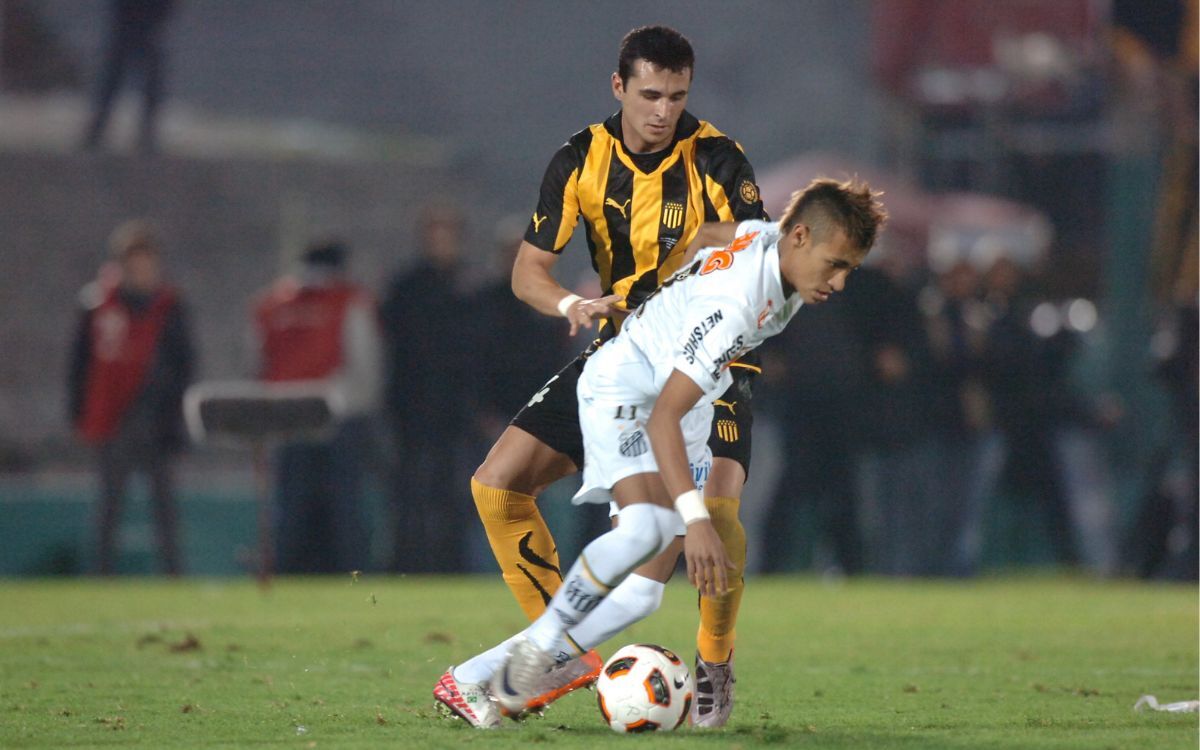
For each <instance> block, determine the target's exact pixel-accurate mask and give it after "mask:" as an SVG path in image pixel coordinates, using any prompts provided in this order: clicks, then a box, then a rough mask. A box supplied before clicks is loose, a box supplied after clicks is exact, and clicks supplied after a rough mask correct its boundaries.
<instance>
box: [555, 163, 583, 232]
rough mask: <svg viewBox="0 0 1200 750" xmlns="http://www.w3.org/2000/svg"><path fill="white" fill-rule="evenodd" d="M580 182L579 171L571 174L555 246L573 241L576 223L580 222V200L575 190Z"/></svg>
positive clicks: (564, 193)
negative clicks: (572, 234) (572, 236)
mask: <svg viewBox="0 0 1200 750" xmlns="http://www.w3.org/2000/svg"><path fill="white" fill-rule="evenodd" d="M578 182H579V170H575V171H574V172H572V173H571V176H570V178H568V180H567V189H566V190H564V191H563V205H562V216H561V217H560V218H559V220H558V222H557V223H558V234H557V235H555V238H554V246H555V247H562V246H563V245H565V244H567V242H568V241H570V239H571V233H572V232H574V231H575V222H576V221H578V220H579V198H578V197H577V196H578V191H577V190H576V189H575V188H576V185H577V184H578Z"/></svg>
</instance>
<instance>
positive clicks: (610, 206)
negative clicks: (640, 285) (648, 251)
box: [601, 144, 637, 294]
mask: <svg viewBox="0 0 1200 750" xmlns="http://www.w3.org/2000/svg"><path fill="white" fill-rule="evenodd" d="M613 148H620V147H619V146H618V145H616V144H613ZM632 208H633V173H632V172H630V171H629V168H628V167H626V166H625V164H624V162H622V161H621V159H620V158H619V157H618V156H617V155H616V154H613V157H612V159H611V160H610V161H609V163H608V178H607V179H606V181H605V183H604V221H605V223H606V224H607V225H608V238H607V239H608V244H609V248H608V249H609V253H610V257H611V259H612V272H611V273H609V276H608V279H607V282H608V283H607V284H606V285H605V290H604V293H605V294H611V293H612V291H611V290H612V285H613V284H614V283H616V282H617V281H620V280H621V279H623V278H625V277H627V276H632V275H633V274H634V273H636V272H637V260H636V258H635V253H634V252H633V245H632V244H631V243H630V241H629V212H630V211H631V210H632ZM601 281H602V282H603V281H605V280H604V279H602V280H601Z"/></svg>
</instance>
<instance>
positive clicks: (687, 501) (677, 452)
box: [646, 370, 733, 596]
mask: <svg viewBox="0 0 1200 750" xmlns="http://www.w3.org/2000/svg"><path fill="white" fill-rule="evenodd" d="M703 395H704V392H703V391H702V390H701V389H700V386H698V385H697V384H696V383H695V381H693V380H692V379H691V378H689V377H688V376H687V375H684V374H683V373H682V372H680V371H679V370H674V371H672V372H671V375H670V377H668V378H667V382H666V385H664V386H663V390H662V393H660V394H659V395H658V399H657V400H656V401H655V402H654V411H653V412H651V414H650V419H649V420H648V421H647V422H646V435H647V436H648V437H649V438H650V447H651V449H652V450H653V451H654V460H655V462H656V463H657V464H658V471H659V475H660V476H661V477H662V481H663V484H664V485H665V486H666V488H667V494H668V495H669V496H670V497H672V498H675V506H676V508H677V509H678V510H679V512H680V514H681V515H682V516H683V520H684V523H685V524H687V537H686V538H685V539H684V542H683V551H684V557H685V558H686V559H687V572H688V580H689V581H691V582H692V584H693V585H694V586H695V587H696V588H697V589H699V591H700V593H701V594H703V595H705V596H716V595H717V594H721V593H724V592H725V591H726V590H727V589H728V587H729V584H728V571H729V570H730V569H732V568H733V563H732V562H731V561H730V559H729V556H728V555H727V554H726V552H725V546H724V545H723V544H722V543H721V538H720V537H719V536H718V535H717V532H716V529H714V528H713V525H712V521H710V520H709V518H708V511H707V510H705V507H704V499H703V497H702V496H701V494H700V492H699V491H698V490H697V489H696V485H695V483H694V482H693V481H692V472H691V469H690V468H688V457H687V447H686V445H685V444H684V440H683V430H682V429H681V428H680V426H679V423H680V421H681V420H682V419H683V417H684V415H685V414H687V413H688V411H690V410H691V409H692V407H693V406H695V405H696V402H697V401H699V400H700V397H701V396H703Z"/></svg>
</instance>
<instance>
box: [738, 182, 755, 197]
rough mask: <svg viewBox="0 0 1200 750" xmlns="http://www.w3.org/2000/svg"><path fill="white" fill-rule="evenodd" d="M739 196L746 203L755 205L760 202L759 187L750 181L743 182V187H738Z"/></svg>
mask: <svg viewBox="0 0 1200 750" xmlns="http://www.w3.org/2000/svg"><path fill="white" fill-rule="evenodd" d="M738 194H739V195H741V196H742V200H743V201H745V202H746V203H755V202H757V201H758V185H755V184H754V183H753V182H751V181H750V180H742V184H741V186H739V187H738Z"/></svg>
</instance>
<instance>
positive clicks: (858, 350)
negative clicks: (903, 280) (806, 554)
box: [762, 272, 867, 575]
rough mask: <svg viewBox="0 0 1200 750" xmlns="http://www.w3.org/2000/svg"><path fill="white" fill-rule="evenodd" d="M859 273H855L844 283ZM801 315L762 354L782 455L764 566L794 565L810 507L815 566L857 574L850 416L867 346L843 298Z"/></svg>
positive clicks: (854, 443)
mask: <svg viewBox="0 0 1200 750" xmlns="http://www.w3.org/2000/svg"><path fill="white" fill-rule="evenodd" d="M860 275H861V272H856V274H855V278H854V279H853V281H851V282H850V284H848V286H853V285H854V284H855V283H856V282H858V281H859V278H858V277H859V276H860ZM800 315H801V316H802V317H801V320H800V321H799V324H798V325H794V326H791V327H790V328H788V329H787V330H786V331H784V332H783V333H782V334H780V335H779V336H778V337H776V338H775V339H774V340H772V341H771V342H770V343H769V345H768V346H769V348H767V350H766V351H764V352H763V357H764V360H765V361H766V362H767V365H766V367H765V368H764V372H765V373H766V376H765V377H766V378H767V384H766V385H767V387H766V388H764V391H765V392H764V394H763V399H764V400H766V401H769V402H770V403H771V404H772V408H771V409H770V412H771V413H772V414H774V416H775V419H776V420H777V423H778V425H779V428H780V430H781V432H782V438H783V439H782V445H783V446H784V452H785V455H784V459H783V469H782V472H781V474H780V476H779V479H778V481H777V483H776V486H775V491H774V494H773V497H772V500H771V506H770V508H769V510H768V511H767V514H766V519H765V522H764V523H763V526H762V536H763V564H762V570H763V572H765V573H775V572H781V571H786V570H788V569H789V568H790V567H792V566H791V565H790V564H789V563H790V557H791V554H792V550H793V548H794V547H795V540H796V533H797V530H798V529H799V528H800V526H799V522H798V518H799V517H800V513H801V510H802V507H803V506H805V505H807V506H809V507H810V508H811V511H812V518H813V526H814V533H815V539H814V542H815V549H816V551H817V562H818V564H819V565H821V567H823V568H826V567H829V568H836V569H837V570H838V571H840V572H842V573H845V574H849V575H854V574H858V573H861V572H862V571H863V543H862V536H861V533H860V524H859V517H858V513H859V500H858V490H857V485H856V482H855V478H856V476H855V475H856V464H857V459H858V456H859V454H860V452H861V450H860V446H861V441H860V435H859V434H858V433H859V432H860V430H859V429H858V428H859V426H860V425H859V424H858V422H857V420H856V419H855V418H854V415H855V414H856V412H857V411H858V409H859V408H860V404H859V403H858V398H859V397H860V396H861V394H862V391H863V388H864V386H865V380H866V369H867V362H866V351H865V345H864V342H863V340H862V337H861V335H860V332H859V331H858V330H857V329H856V328H855V326H854V320H853V318H852V317H851V316H852V315H853V313H852V312H851V311H850V309H849V305H848V304H847V302H846V300H845V299H843V298H841V297H840V296H835V297H834V298H833V299H832V300H831V301H830V302H829V303H827V304H824V305H817V306H813V307H812V308H811V309H808V308H806V309H804V310H802V311H801V312H800ZM772 384H778V385H777V386H776V387H774V388H772V387H771V385H772ZM822 556H824V557H825V558H826V559H825V560H822V559H821V557H822Z"/></svg>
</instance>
